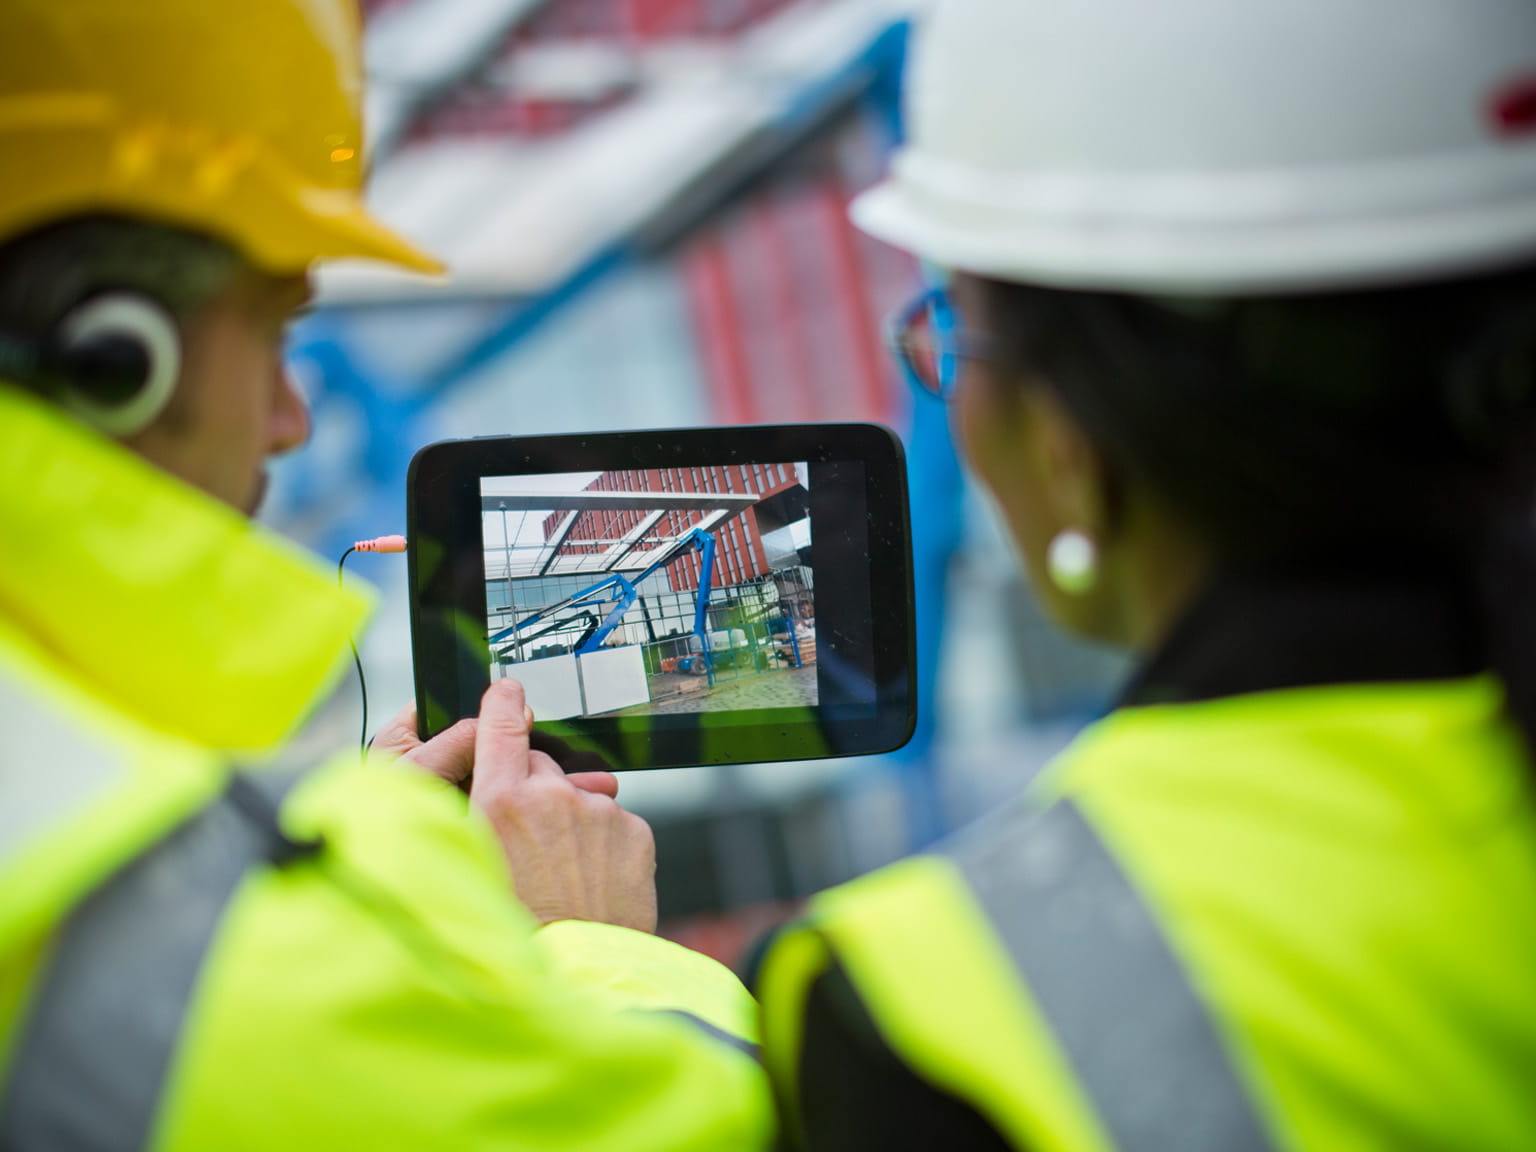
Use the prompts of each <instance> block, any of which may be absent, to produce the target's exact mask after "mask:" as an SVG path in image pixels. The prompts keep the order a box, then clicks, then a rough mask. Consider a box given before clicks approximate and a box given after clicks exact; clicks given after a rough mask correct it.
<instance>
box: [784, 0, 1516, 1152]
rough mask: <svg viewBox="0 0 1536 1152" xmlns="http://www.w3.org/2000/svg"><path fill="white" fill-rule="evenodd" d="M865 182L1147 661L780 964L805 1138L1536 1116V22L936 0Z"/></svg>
mask: <svg viewBox="0 0 1536 1152" xmlns="http://www.w3.org/2000/svg"><path fill="white" fill-rule="evenodd" d="M914 52H915V56H914V59H913V63H912V68H911V72H910V74H909V91H908V107H909V112H910V121H909V127H910V131H911V138H910V141H909V143H908V145H907V146H906V147H905V149H904V150H903V151H901V152H900V153H899V154H898V155H897V157H896V159H895V164H894V173H893V176H892V178H891V179H890V180H889V181H888V182H887V183H885V184H884V185H882V186H880V187H879V188H877V189H875V190H874V191H872V192H871V193H869V194H868V195H866V196H865V197H864V198H863V199H862V200H860V201H858V202H857V203H856V205H855V208H854V215H855V219H856V220H857V221H858V222H859V223H860V224H861V225H862V226H863V227H864V228H865V229H866V230H867V231H869V232H870V233H872V234H873V235H875V236H877V237H881V238H884V239H885V240H887V241H889V242H891V243H893V244H896V245H898V246H900V247H902V248H905V249H907V250H909V251H911V252H914V253H916V254H917V255H918V256H920V257H922V258H923V260H924V261H926V262H928V264H929V265H930V266H931V267H932V269H933V270H934V271H933V278H932V284H931V285H930V287H929V289H928V290H927V291H926V292H925V294H924V296H923V297H922V298H921V299H920V300H919V301H917V302H916V303H915V304H914V306H913V307H912V308H910V309H909V310H908V311H907V312H906V313H905V314H903V316H902V317H901V323H900V325H899V336H898V340H897V343H898V346H899V348H900V350H901V352H902V355H903V357H904V359H905V362H906V363H907V365H908V367H909V369H910V370H911V371H912V372H913V374H914V375H915V376H917V377H918V379H919V381H920V382H921V383H922V384H924V385H925V386H926V387H927V388H928V389H929V390H930V391H932V392H933V393H935V394H937V395H939V396H948V395H949V393H950V392H951V391H954V392H955V397H954V401H955V411H956V418H955V423H956V428H957V432H958V436H959V440H960V442H961V444H962V447H963V449H964V452H965V454H966V456H967V457H968V458H969V462H970V464H971V466H972V468H973V469H974V471H975V473H976V474H977V475H978V476H979V477H980V479H981V480H982V482H983V483H984V484H985V486H986V487H987V488H988V489H989V490H990V492H991V494H992V496H993V497H995V500H996V505H997V508H998V510H999V511H1000V513H1001V516H1002V519H1003V521H1004V523H1005V524H1006V526H1007V528H1008V529H1009V531H1010V533H1011V535H1012V537H1013V539H1014V541H1015V543H1016V544H1017V545H1018V547H1019V549H1020V551H1021V553H1022V555H1023V558H1024V561H1025V565H1026V567H1027V569H1028V574H1029V578H1030V583H1031V585H1032V586H1033V588H1034V589H1035V591H1036V593H1037V594H1038V595H1039V596H1040V598H1041V599H1042V600H1043V601H1044V604H1045V606H1046V607H1047V608H1048V609H1049V611H1050V612H1051V613H1052V614H1053V615H1054V617H1055V618H1056V619H1057V620H1058V621H1060V622H1061V623H1062V624H1064V625H1066V626H1067V627H1068V628H1069V629H1071V630H1073V631H1075V632H1078V633H1081V634H1084V635H1087V636H1091V637H1097V638H1099V639H1103V640H1108V641H1113V642H1115V643H1118V644H1120V645H1123V646H1126V647H1128V648H1130V649H1131V650H1133V651H1134V652H1135V653H1136V654H1137V656H1138V658H1139V670H1138V671H1137V673H1136V674H1135V676H1134V678H1133V679H1132V681H1131V683H1130V685H1129V687H1128V688H1127V689H1126V690H1125V692H1124V694H1123V696H1122V697H1121V698H1120V701H1119V704H1118V706H1117V707H1116V708H1115V709H1114V710H1113V711H1112V712H1111V713H1110V714H1109V715H1108V716H1107V717H1106V718H1105V719H1103V720H1102V721H1100V722H1098V723H1095V724H1093V725H1091V726H1090V727H1089V728H1088V729H1087V730H1086V731H1085V732H1084V733H1083V734H1082V735H1081V736H1080V738H1079V739H1078V740H1077V741H1076V742H1075V744H1074V745H1073V746H1072V747H1070V748H1069V749H1068V750H1067V752H1066V753H1065V754H1064V755H1063V756H1062V757H1061V758H1060V760H1059V761H1058V762H1057V763H1055V764H1054V765H1053V766H1052V767H1051V768H1050V769H1049V770H1048V771H1047V773H1046V774H1045V776H1044V777H1043V778H1042V780H1041V782H1040V783H1039V784H1038V785H1036V786H1033V787H1032V788H1031V789H1030V790H1028V791H1027V792H1026V794H1024V795H1023V796H1022V797H1021V798H1020V799H1019V800H1018V801H1017V802H1016V803H1014V804H1013V805H1011V806H1009V807H1007V808H1006V809H1004V810H1002V811H998V812H995V813H993V814H991V815H990V816H989V817H988V818H987V819H986V820H984V821H983V822H982V824H980V825H979V826H977V827H975V828H974V829H972V830H970V831H967V832H964V833H962V834H961V835H959V836H958V837H957V838H955V839H954V840H952V841H950V842H947V843H945V844H943V845H941V846H940V847H939V848H937V849H936V850H934V851H932V852H929V853H927V854H924V855H920V856H918V857H915V858H912V859H910V860H907V861H905V862H902V863H898V864H896V865H894V866H893V867H891V868H889V869H886V870H884V871H881V872H877V873H875V874H873V875H871V876H869V877H866V878H864V879H862V880H858V881H855V882H853V883H852V884H850V885H848V886H846V887H843V888H840V889H837V890H834V891H831V892H829V893H826V894H824V895H822V896H820V897H818V898H817V899H815V900H814V901H813V903H812V905H811V907H810V910H809V913H808V916H807V918H806V919H805V921H804V922H803V923H802V924H801V925H799V926H798V927H797V928H794V929H792V930H789V931H787V932H786V933H784V934H782V935H781V936H780V938H779V939H778V940H777V941H776V944H775V945H774V946H773V947H772V948H771V949H770V951H769V954H768V956H767V959H766V961H765V962H764V964H763V965H762V966H761V968H760V974H759V978H758V984H757V988H758V992H759V995H760V998H761V999H762V1001H763V1005H764V1014H765V1015H764V1020H765V1024H764V1034H763V1044H764V1053H765V1059H766V1061H767V1063H768V1065H769V1068H770V1072H771V1075H772V1077H773V1079H774V1082H775V1086H776V1091H777V1094H778V1096H779V1098H780V1099H781V1101H782V1104H783V1108H784V1114H785V1117H786V1124H785V1127H786V1130H787V1131H788V1132H789V1134H790V1136H791V1138H792V1140H793V1141H794V1142H795V1143H796V1144H797V1146H801V1147H806V1148H812V1149H818V1150H820V1149H839V1150H853V1149H862V1148H879V1149H882V1150H886V1152H888V1150H890V1149H898V1148H943V1149H946V1152H948V1150H954V1149H972V1148H1011V1149H1035V1150H1044V1149H1052V1150H1055V1152H1102V1150H1105V1149H1111V1148H1118V1149H1132V1148H1134V1149H1164V1148H1166V1149H1180V1150H1182V1152H1200V1150H1214V1149H1224V1150H1225V1149H1263V1148H1275V1149H1281V1148H1285V1149H1293V1150H1294V1149H1303V1148H1306V1149H1329V1150H1334V1149H1344V1148H1352V1149H1362V1148H1396V1149H1427V1148H1447V1149H1449V1148H1478V1149H1529V1148H1532V1147H1536V1092H1533V1091H1532V1084H1533V1083H1536V980H1533V979H1532V973H1533V972H1536V914H1533V910H1536V810H1533V798H1536V787H1533V785H1536V781H1533V775H1532V774H1533V771H1536V769H1533V757H1532V748H1533V745H1536V524H1533V514H1536V451H1533V449H1536V6H1533V5H1531V4H1530V3H1528V2H1527V0H1486V2H1480V3H1477V4H1470V5H1468V4H1445V3H1440V2H1439V0H1248V2H1244V3H1238V4H1234V3H1231V2H1230V0H1165V2H1161V3H1156V4H1124V3H1115V2H1113V0H1081V2H1078V3H1070V4H1064V3H1057V2H1051V0H941V2H939V3H937V4H935V5H933V6H932V8H931V9H930V10H929V14H928V15H927V16H926V18H925V19H924V20H923V21H922V22H921V23H920V25H919V27H918V29H917V32H916V41H915V48H914Z"/></svg>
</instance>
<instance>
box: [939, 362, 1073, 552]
mask: <svg viewBox="0 0 1536 1152" xmlns="http://www.w3.org/2000/svg"><path fill="white" fill-rule="evenodd" d="M1005 387H1007V385H1005V384H1002V383H999V382H997V381H995V380H993V379H992V378H991V377H990V376H989V375H988V374H987V373H986V372H985V371H983V370H974V371H972V370H968V371H967V375H966V378H965V379H964V380H963V381H962V382H961V387H960V390H959V394H958V395H957V396H956V397H955V429H956V432H957V435H958V438H959V441H960V444H961V448H962V451H963V453H964V455H965V459H966V461H967V463H968V464H969V465H970V467H971V470H972V472H973V473H975V475H976V476H977V478H978V479H980V480H981V482H982V484H983V485H984V486H985V487H986V489H987V490H988V491H989V492H990V493H991V494H992V497H993V500H994V501H995V502H996V505H997V509H998V511H999V512H1000V513H1001V514H1002V517H1003V520H1004V522H1005V524H1006V526H1007V528H1008V532H1009V535H1010V536H1012V538H1013V542H1014V545H1015V547H1016V548H1017V549H1018V551H1019V553H1020V554H1021V556H1022V557H1023V559H1024V562H1025V565H1026V567H1028V569H1029V572H1030V576H1031V578H1032V579H1036V580H1037V581H1038V578H1039V577H1040V576H1041V574H1042V573H1043V570H1044V569H1043V558H1044V555H1045V550H1046V546H1047V545H1048V544H1049V542H1050V539H1051V537H1052V536H1053V535H1054V534H1055V531H1056V526H1055V525H1054V524H1053V522H1052V518H1051V516H1050V514H1049V510H1048V508H1047V507H1046V505H1045V501H1044V499H1043V494H1044V492H1045V486H1046V483H1047V481H1046V477H1045V475H1044V469H1043V468H1042V467H1041V466H1040V460H1039V456H1040V453H1039V452H1038V451H1037V450H1036V446H1035V444H1034V441H1033V439H1032V438H1031V437H1030V436H1029V434H1028V427H1027V424H1028V420H1027V413H1026V406H1025V405H1024V403H1023V402H1022V401H1021V400H1020V398H1019V397H1018V396H1017V395H1015V394H1012V393H1004V392H1003V391H1002V389H1003V388H1005Z"/></svg>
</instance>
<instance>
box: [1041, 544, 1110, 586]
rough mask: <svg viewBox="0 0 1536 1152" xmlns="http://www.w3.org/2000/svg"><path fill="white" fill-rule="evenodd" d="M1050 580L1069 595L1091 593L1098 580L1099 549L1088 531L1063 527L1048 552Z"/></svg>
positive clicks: (1046, 558) (1047, 561) (1046, 564)
mask: <svg viewBox="0 0 1536 1152" xmlns="http://www.w3.org/2000/svg"><path fill="white" fill-rule="evenodd" d="M1045 566H1046V570H1047V571H1048V572H1049V573H1050V574H1051V583H1052V584H1054V585H1056V587H1058V588H1060V589H1061V590H1062V591H1063V592H1065V593H1066V594H1067V595H1068V596H1081V595H1083V594H1084V593H1085V592H1091V591H1092V590H1093V586H1094V585H1095V584H1097V583H1098V582H1099V549H1098V547H1097V546H1096V545H1095V544H1094V542H1093V540H1092V539H1091V538H1089V536H1088V535H1087V533H1085V532H1079V531H1078V530H1077V529H1076V528H1063V529H1062V530H1061V531H1060V532H1058V533H1056V535H1055V537H1054V538H1053V539H1052V540H1051V546H1050V548H1049V550H1048V551H1047V552H1046V554H1045Z"/></svg>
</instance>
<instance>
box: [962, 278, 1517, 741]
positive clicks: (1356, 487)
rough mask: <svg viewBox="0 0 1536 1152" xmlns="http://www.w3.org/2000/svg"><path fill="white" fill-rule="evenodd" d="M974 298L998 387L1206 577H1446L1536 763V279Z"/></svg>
mask: <svg viewBox="0 0 1536 1152" xmlns="http://www.w3.org/2000/svg"><path fill="white" fill-rule="evenodd" d="M982 300H983V307H984V309H985V311H986V317H985V323H986V329H987V331H989V332H990V333H993V334H994V336H995V338H996V340H997V341H998V344H999V347H998V354H999V360H1000V362H1001V366H1002V368H1003V370H1004V371H1005V372H1007V373H1011V374H1015V375H1018V376H1019V377H1020V378H1036V379H1039V380H1041V381H1044V382H1046V384H1047V386H1049V387H1051V388H1053V389H1054V390H1055V391H1056V392H1057V394H1058V395H1059V397H1060V399H1061V401H1062V402H1063V403H1064V404H1065V405H1066V406H1067V408H1068V409H1069V410H1070V411H1071V412H1072V413H1073V415H1074V416H1075V417H1076V418H1077V419H1078V420H1079V421H1080V422H1081V423H1082V425H1083V427H1084V429H1085V431H1086V432H1087V434H1088V435H1089V436H1090V438H1091V439H1092V440H1093V441H1094V443H1095V444H1096V445H1097V447H1098V448H1099V450H1100V452H1101V453H1102V454H1103V456H1104V459H1105V461H1106V464H1107V466H1108V467H1109V469H1110V471H1111V474H1112V478H1113V479H1114V482H1115V484H1116V487H1117V488H1118V489H1120V490H1130V489H1131V488H1136V489H1138V490H1142V491H1146V492H1150V493H1154V494H1155V495H1156V496H1157V497H1158V498H1159V499H1160V500H1161V501H1162V502H1163V504H1164V505H1166V506H1167V507H1168V508H1169V509H1170V510H1171V511H1173V512H1174V513H1175V514H1177V515H1179V516H1180V517H1182V518H1183V520H1184V521H1185V522H1186V523H1187V524H1188V526H1189V527H1190V528H1191V529H1192V530H1194V531H1195V532H1197V533H1199V534H1200V536H1201V537H1202V539H1203V540H1204V541H1205V542H1206V543H1207V544H1208V545H1209V546H1210V548H1211V549H1212V551H1213V554H1214V555H1215V557H1216V562H1217V564H1218V566H1219V567H1222V568H1225V569H1228V570H1231V569H1255V568H1257V569H1265V568H1275V567H1278V566H1281V565H1286V564H1301V565H1307V566H1310V567H1312V568H1314V569H1315V568H1316V567H1317V566H1318V565H1319V564H1322V565H1328V566H1336V565H1348V566H1351V567H1369V566H1371V565H1373V564H1374V565H1380V564H1382V563H1384V562H1401V560H1402V557H1403V556H1404V555H1405V554H1408V555H1414V554H1417V555H1419V556H1422V557H1426V558H1429V561H1430V563H1433V564H1435V565H1436V566H1437V567H1439V568H1440V569H1441V570H1442V571H1444V572H1445V573H1447V574H1449V575H1450V576H1451V577H1452V578H1453V579H1454V580H1455V581H1456V582H1457V583H1458V584H1459V585H1460V586H1461V587H1463V588H1465V589H1467V590H1468V595H1469V598H1470V599H1471V600H1472V601H1473V602H1474V603H1473V605H1472V606H1473V607H1474V608H1475V609H1476V611H1477V613H1478V616H1479V618H1480V620H1481V631H1482V633H1483V635H1482V638H1481V639H1482V642H1483V644H1484V646H1485V650H1486V652H1487V654H1488V659H1489V660H1490V662H1491V663H1492V665H1493V667H1494V669H1495V670H1496V671H1497V672H1498V674H1499V675H1500V676H1501V677H1502V678H1503V680H1504V683H1505V686H1506V690H1507V693H1508V696H1509V701H1510V706H1511V711H1512V713H1513V714H1514V716H1515V718H1516V720H1517V722H1518V723H1519V725H1520V727H1521V729H1522V731H1523V732H1524V733H1525V735H1526V738H1527V741H1528V743H1529V744H1530V746H1531V747H1532V748H1533V749H1536V267H1528V268H1522V269H1519V270H1517V271H1513V272H1501V273H1499V274H1495V275H1485V276H1477V277H1471V278H1467V279H1461V280H1456V281H1447V282H1443V283H1436V284H1431V285H1423V286H1415V287H1407V288H1383V289H1372V290H1364V291H1351V292H1338V293H1328V294H1317V295H1303V296H1289V297H1264V298H1233V299H1226V300H1193V299H1153V298H1148V297H1138V296H1130V295H1124V294H1117V293H1107V292H1085V291H1068V290H1062V289H1052V288H1043V287H1038V286H1033V285H1023V284H1015V283H1008V282H1000V281H990V280H989V281H983V282H982ZM1383 557H1386V558H1390V560H1389V561H1384V560H1383V559H1382V558H1383Z"/></svg>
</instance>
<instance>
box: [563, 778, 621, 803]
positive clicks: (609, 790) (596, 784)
mask: <svg viewBox="0 0 1536 1152" xmlns="http://www.w3.org/2000/svg"><path fill="white" fill-rule="evenodd" d="M566 779H567V780H569V781H570V782H571V783H572V784H573V785H575V786H576V787H577V788H580V789H581V790H582V791H583V792H592V793H595V794H596V795H598V796H606V797H608V799H610V800H617V799H618V798H619V778H618V777H617V776H615V775H614V774H613V773H612V772H572V773H570V774H568V775H567V776H566Z"/></svg>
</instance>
